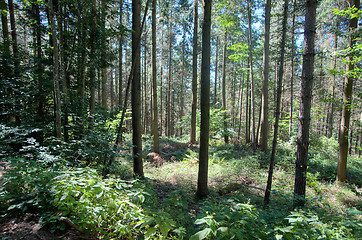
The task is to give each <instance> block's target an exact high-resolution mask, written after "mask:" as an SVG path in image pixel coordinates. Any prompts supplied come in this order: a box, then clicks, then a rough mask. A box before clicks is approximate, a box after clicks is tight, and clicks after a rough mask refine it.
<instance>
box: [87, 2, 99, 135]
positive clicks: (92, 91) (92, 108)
mask: <svg viewBox="0 0 362 240" xmlns="http://www.w3.org/2000/svg"><path fill="white" fill-rule="evenodd" d="M97 37H98V35H97V1H96V0H92V21H91V34H90V56H89V62H90V66H89V78H90V104H89V105H90V107H89V108H90V109H89V111H90V129H91V130H92V129H93V128H94V113H95V102H96V86H95V84H96V81H95V80H96V66H95V57H96V56H95V50H96V49H95V48H96V47H95V44H96V41H97Z"/></svg>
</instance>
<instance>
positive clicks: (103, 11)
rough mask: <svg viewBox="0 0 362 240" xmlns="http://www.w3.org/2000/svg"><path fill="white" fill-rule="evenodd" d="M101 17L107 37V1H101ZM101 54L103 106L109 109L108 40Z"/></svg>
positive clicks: (104, 40) (103, 42) (103, 43)
mask: <svg viewBox="0 0 362 240" xmlns="http://www.w3.org/2000/svg"><path fill="white" fill-rule="evenodd" d="M101 4H102V6H101V16H102V20H101V21H102V34H103V36H105V35H106V1H105V0H101ZM101 45H102V52H101V67H100V71H101V85H102V91H101V94H102V95H101V96H102V98H101V99H102V106H103V107H105V108H107V67H106V39H102V44H101Z"/></svg>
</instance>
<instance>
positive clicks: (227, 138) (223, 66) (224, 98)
mask: <svg viewBox="0 0 362 240" xmlns="http://www.w3.org/2000/svg"><path fill="white" fill-rule="evenodd" d="M226 41H227V31H226V30H225V36H224V53H223V55H224V56H223V63H222V110H223V111H224V114H223V117H224V141H225V143H226V144H228V143H229V136H228V134H227V133H228V123H227V113H226Z"/></svg>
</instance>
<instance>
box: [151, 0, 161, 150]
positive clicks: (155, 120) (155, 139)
mask: <svg viewBox="0 0 362 240" xmlns="http://www.w3.org/2000/svg"><path fill="white" fill-rule="evenodd" d="M156 60H157V59H156V0H152V88H153V151H154V152H155V153H160V145H159V136H158V106H157V81H156V77H157V68H156Z"/></svg>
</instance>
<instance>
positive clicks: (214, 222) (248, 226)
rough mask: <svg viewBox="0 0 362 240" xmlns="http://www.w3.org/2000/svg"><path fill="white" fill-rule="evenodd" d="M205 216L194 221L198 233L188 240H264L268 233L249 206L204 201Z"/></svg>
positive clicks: (231, 201)
mask: <svg viewBox="0 0 362 240" xmlns="http://www.w3.org/2000/svg"><path fill="white" fill-rule="evenodd" d="M204 204H205V206H207V208H208V210H207V211H206V213H207V215H206V216H204V217H202V218H199V219H197V220H196V221H195V224H196V225H199V226H200V229H202V230H200V231H198V232H197V233H195V234H194V235H192V236H191V238H190V240H196V239H198V240H201V239H266V238H267V237H268V232H269V231H270V230H269V229H268V228H267V227H266V223H265V222H264V221H260V220H261V219H260V218H258V212H257V211H256V209H255V207H254V206H253V205H250V204H245V203H239V202H235V200H233V199H228V201H226V202H223V203H221V202H212V201H206V202H205V203H204Z"/></svg>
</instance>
